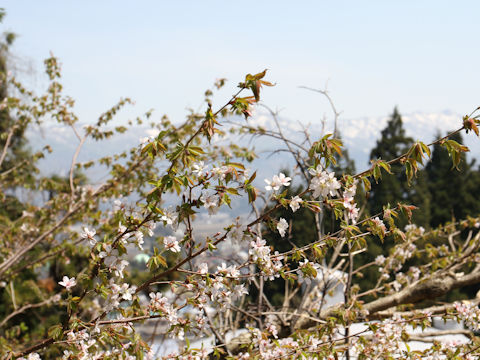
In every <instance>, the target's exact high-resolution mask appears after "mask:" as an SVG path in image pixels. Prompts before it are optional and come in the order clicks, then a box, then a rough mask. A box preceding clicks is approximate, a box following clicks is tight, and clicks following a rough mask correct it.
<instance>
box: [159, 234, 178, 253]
mask: <svg viewBox="0 0 480 360" xmlns="http://www.w3.org/2000/svg"><path fill="white" fill-rule="evenodd" d="M163 244H164V245H165V248H166V249H167V250H170V251H171V252H174V253H178V252H180V246H179V245H178V241H177V239H176V237H175V236H165V237H164V238H163Z"/></svg>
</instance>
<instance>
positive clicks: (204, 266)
mask: <svg viewBox="0 0 480 360" xmlns="http://www.w3.org/2000/svg"><path fill="white" fill-rule="evenodd" d="M198 272H199V273H200V274H202V275H204V274H206V273H208V265H207V263H201V264H200V265H199V266H198Z"/></svg>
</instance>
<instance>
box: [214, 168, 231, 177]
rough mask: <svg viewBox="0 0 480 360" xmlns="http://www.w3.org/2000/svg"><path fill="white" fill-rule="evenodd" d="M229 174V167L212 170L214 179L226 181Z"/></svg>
mask: <svg viewBox="0 0 480 360" xmlns="http://www.w3.org/2000/svg"><path fill="white" fill-rule="evenodd" d="M229 172H230V167H228V166H225V165H223V166H221V167H215V168H213V169H212V174H213V179H219V180H225V178H226V177H227V174H228V173H229Z"/></svg>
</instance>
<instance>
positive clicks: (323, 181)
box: [309, 166, 341, 199]
mask: <svg viewBox="0 0 480 360" xmlns="http://www.w3.org/2000/svg"><path fill="white" fill-rule="evenodd" d="M309 173H310V175H312V180H311V181H310V186H309V189H310V190H312V191H313V194H312V196H313V197H314V198H315V199H316V198H319V197H320V198H321V199H325V198H326V197H327V196H336V195H337V190H338V189H340V188H341V185H340V182H339V181H338V180H337V179H336V178H335V173H334V172H328V171H324V170H322V168H321V167H320V166H317V168H316V169H310V170H309Z"/></svg>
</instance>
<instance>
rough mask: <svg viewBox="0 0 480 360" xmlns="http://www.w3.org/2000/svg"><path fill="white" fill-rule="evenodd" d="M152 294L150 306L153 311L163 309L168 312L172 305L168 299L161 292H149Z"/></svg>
mask: <svg viewBox="0 0 480 360" xmlns="http://www.w3.org/2000/svg"><path fill="white" fill-rule="evenodd" d="M149 296H150V308H151V309H152V310H153V311H162V312H164V313H167V312H168V310H169V307H170V304H169V303H168V299H167V298H166V297H165V296H163V295H162V294H161V293H159V292H157V293H153V292H151V293H150V294H149Z"/></svg>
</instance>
